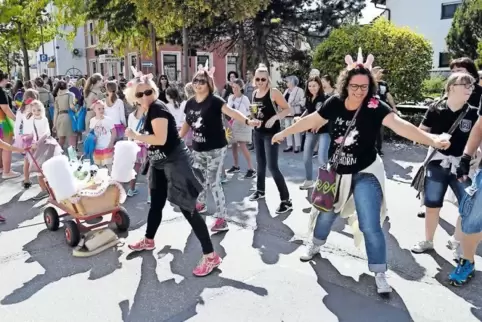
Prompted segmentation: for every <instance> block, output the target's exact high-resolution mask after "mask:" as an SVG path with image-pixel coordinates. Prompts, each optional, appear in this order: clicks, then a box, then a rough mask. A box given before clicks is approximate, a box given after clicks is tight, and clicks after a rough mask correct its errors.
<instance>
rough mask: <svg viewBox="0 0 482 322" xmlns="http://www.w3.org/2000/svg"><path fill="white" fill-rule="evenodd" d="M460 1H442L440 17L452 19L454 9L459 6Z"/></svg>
mask: <svg viewBox="0 0 482 322" xmlns="http://www.w3.org/2000/svg"><path fill="white" fill-rule="evenodd" d="M459 5H460V2H455V3H442V17H441V19H452V18H453V17H454V15H455V11H457V8H458V7H459Z"/></svg>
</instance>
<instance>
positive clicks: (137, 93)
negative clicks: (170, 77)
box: [136, 88, 154, 98]
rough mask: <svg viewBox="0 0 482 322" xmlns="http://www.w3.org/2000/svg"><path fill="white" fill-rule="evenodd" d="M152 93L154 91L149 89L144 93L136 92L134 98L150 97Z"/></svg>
mask: <svg viewBox="0 0 482 322" xmlns="http://www.w3.org/2000/svg"><path fill="white" fill-rule="evenodd" d="M152 93H154V90H153V89H152V88H151V89H146V90H145V91H144V92H136V98H143V97H144V95H145V96H151V95H152Z"/></svg>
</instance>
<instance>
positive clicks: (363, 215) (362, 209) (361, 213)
mask: <svg viewBox="0 0 482 322" xmlns="http://www.w3.org/2000/svg"><path fill="white" fill-rule="evenodd" d="M352 194H353V198H354V199H355V208H356V212H357V215H358V221H359V226H360V230H361V232H362V233H363V236H364V238H365V248H366V252H367V257H368V269H369V270H370V271H371V272H374V273H382V272H386V271H387V248H386V243H385V235H384V234H383V230H382V225H381V223H380V211H381V208H382V202H383V191H382V187H381V186H380V183H379V182H378V179H377V178H376V177H375V176H374V175H373V174H371V173H355V174H353V176H352ZM338 215H339V214H338V213H335V212H334V211H333V210H332V211H329V212H320V213H319V214H318V218H317V219H316V225H315V229H314V233H313V235H314V237H315V238H316V239H315V240H314V242H315V244H319V245H322V244H324V243H325V242H326V239H327V238H328V235H329V234H330V230H331V226H332V225H333V222H334V221H335V219H336V217H337V216H338Z"/></svg>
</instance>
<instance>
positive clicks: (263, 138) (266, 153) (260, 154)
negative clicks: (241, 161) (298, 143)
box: [254, 131, 290, 201]
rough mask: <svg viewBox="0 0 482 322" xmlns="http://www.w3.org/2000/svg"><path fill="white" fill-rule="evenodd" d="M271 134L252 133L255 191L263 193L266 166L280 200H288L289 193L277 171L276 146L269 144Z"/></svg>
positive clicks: (283, 179)
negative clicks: (254, 157) (254, 154)
mask: <svg viewBox="0 0 482 322" xmlns="http://www.w3.org/2000/svg"><path fill="white" fill-rule="evenodd" d="M272 137H273V134H267V133H263V132H259V131H254V147H255V150H256V163H257V165H258V168H257V181H256V186H257V187H256V189H257V190H258V191H260V192H265V188H266V187H265V182H266V166H268V169H269V172H271V176H273V179H274V182H275V183H276V186H277V187H278V191H279V194H280V198H281V200H282V201H287V200H290V193H289V191H288V187H287V186H286V181H285V178H284V177H283V174H282V173H281V171H280V170H279V166H278V149H279V145H278V144H271V138H272Z"/></svg>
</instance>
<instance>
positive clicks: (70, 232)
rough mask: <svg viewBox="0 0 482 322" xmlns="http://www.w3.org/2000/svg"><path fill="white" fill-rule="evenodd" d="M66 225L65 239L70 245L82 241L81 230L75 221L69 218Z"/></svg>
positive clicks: (73, 245) (75, 244)
mask: <svg viewBox="0 0 482 322" xmlns="http://www.w3.org/2000/svg"><path fill="white" fill-rule="evenodd" d="M64 225H65V240H66V241H67V244H68V245H69V246H72V247H75V246H77V244H78V243H79V241H80V230H79V227H78V226H77V224H76V223H75V221H73V220H69V221H67V222H65V223H64Z"/></svg>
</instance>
